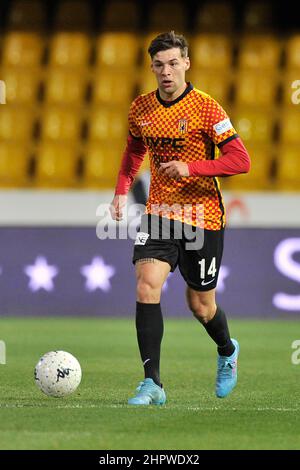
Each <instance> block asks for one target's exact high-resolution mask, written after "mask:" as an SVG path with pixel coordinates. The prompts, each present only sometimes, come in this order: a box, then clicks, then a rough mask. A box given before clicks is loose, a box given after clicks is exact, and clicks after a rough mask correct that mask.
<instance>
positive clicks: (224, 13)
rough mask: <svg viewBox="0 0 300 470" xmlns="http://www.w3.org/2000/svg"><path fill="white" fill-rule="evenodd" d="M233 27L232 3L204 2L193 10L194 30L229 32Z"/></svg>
mask: <svg viewBox="0 0 300 470" xmlns="http://www.w3.org/2000/svg"><path fill="white" fill-rule="evenodd" d="M201 3H202V2H201ZM233 27H234V11H233V8H232V5H231V4H230V3H228V2H227V1H223V2H220V1H209V2H205V3H204V4H202V5H200V7H199V8H198V9H197V12H195V21H194V30H195V32H198V31H202V32H205V33H208V32H209V33H212V32H213V33H217V32H218V33H230V32H232V30H233Z"/></svg>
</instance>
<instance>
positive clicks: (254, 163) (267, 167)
mask: <svg viewBox="0 0 300 470" xmlns="http://www.w3.org/2000/svg"><path fill="white" fill-rule="evenodd" d="M246 147H247V151H248V153H249V155H250V159H251V168H250V172H249V173H246V174H243V175H235V176H233V177H230V178H226V189H230V190H234V189H237V190H245V191H248V190H250V191H252V190H264V189H271V186H272V179H271V177H272V171H271V170H272V162H273V154H272V153H273V149H272V147H271V145H270V144H267V145H264V144H260V145H251V144H250V145H247V146H246ZM224 179H225V178H224Z"/></svg>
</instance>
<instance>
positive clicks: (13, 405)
mask: <svg viewBox="0 0 300 470" xmlns="http://www.w3.org/2000/svg"><path fill="white" fill-rule="evenodd" d="M0 408H48V409H49V410H51V409H54V410H55V409H89V408H91V409H93V408H97V409H101V408H114V409H137V408H135V407H132V406H129V405H126V404H124V405H122V404H118V405H113V404H112V405H107V404H106V405H105V404H104V405H94V404H89V405H81V404H67V403H66V404H60V405H54V406H48V404H46V403H45V404H36V405H33V404H21V403H10V404H8V403H6V404H5V403H2V404H0ZM143 408H144V407H143ZM149 409H152V410H153V409H156V410H165V411H167V410H174V409H178V410H185V411H198V412H201V411H247V412H252V411H276V412H283V413H291V412H299V411H300V408H282V407H278V408H276V407H268V406H266V407H258V408H238V407H232V408H221V407H204V406H203V407H200V406H199V407H191V406H187V407H185V406H179V405H165V406H162V407H156V406H155V407H150V408H149Z"/></svg>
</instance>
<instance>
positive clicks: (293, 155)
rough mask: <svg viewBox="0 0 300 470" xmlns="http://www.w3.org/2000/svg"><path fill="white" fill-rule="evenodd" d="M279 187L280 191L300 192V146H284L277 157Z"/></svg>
mask: <svg viewBox="0 0 300 470" xmlns="http://www.w3.org/2000/svg"><path fill="white" fill-rule="evenodd" d="M277 165H278V168H277V186H278V188H279V189H283V190H292V191H300V153H299V145H298V144H297V145H284V146H282V147H281V148H279V150H278V155H277Z"/></svg>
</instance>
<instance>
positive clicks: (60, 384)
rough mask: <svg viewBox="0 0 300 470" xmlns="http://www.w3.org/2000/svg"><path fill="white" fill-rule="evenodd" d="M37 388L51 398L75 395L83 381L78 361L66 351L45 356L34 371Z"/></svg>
mask: <svg viewBox="0 0 300 470" xmlns="http://www.w3.org/2000/svg"><path fill="white" fill-rule="evenodd" d="M34 378H35V383H36V384H37V386H38V387H39V388H40V389H41V390H42V392H44V393H45V394H46V395H48V396H50V397H65V396H67V395H70V393H73V392H74V391H75V390H76V388H77V387H78V385H79V384H80V381H81V367H80V364H79V362H78V361H77V359H76V358H75V357H74V356H72V354H70V353H68V352H66V351H50V352H48V353H46V354H44V355H43V356H42V357H41V358H40V360H39V362H38V363H37V365H36V366H35V369H34Z"/></svg>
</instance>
